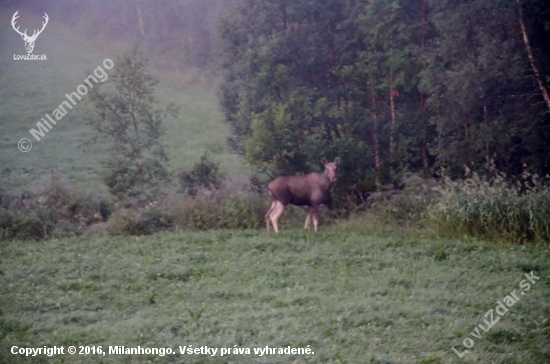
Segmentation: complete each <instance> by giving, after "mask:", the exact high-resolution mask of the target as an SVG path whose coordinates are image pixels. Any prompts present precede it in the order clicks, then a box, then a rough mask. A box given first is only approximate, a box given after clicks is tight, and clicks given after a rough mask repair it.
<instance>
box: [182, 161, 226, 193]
mask: <svg viewBox="0 0 550 364" xmlns="http://www.w3.org/2000/svg"><path fill="white" fill-rule="evenodd" d="M219 167H220V165H219V163H216V162H213V161H211V160H210V159H209V158H208V154H207V153H206V152H205V153H204V154H203V155H202V156H201V160H200V162H198V163H195V164H194V165H193V167H192V168H191V169H190V170H188V171H182V172H180V174H179V176H178V177H179V181H180V190H181V192H187V193H188V194H189V195H191V196H196V195H197V193H198V192H199V190H200V189H205V190H210V191H212V190H216V189H218V188H219V187H220V182H221V179H222V177H223V175H222V174H221V173H220V172H219Z"/></svg>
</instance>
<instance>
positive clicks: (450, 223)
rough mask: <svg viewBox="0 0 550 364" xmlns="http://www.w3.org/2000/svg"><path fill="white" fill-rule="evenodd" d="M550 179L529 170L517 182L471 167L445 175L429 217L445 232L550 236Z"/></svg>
mask: <svg viewBox="0 0 550 364" xmlns="http://www.w3.org/2000/svg"><path fill="white" fill-rule="evenodd" d="M549 182H550V181H549V180H548V179H540V178H539V177H538V176H537V175H530V174H528V173H524V175H523V178H522V180H521V181H518V182H517V183H516V184H512V183H510V182H507V181H506V179H505V176H504V175H502V174H496V175H494V176H493V177H491V178H488V177H485V176H483V177H482V176H479V175H478V174H477V173H476V172H471V171H469V170H467V178H466V179H465V180H463V181H457V182H453V181H451V180H450V179H449V178H445V179H444V184H443V186H442V188H441V197H440V199H438V200H437V201H435V202H434V203H433V204H432V205H431V206H430V208H429V212H428V216H429V220H430V221H431V222H432V223H433V224H435V225H436V226H437V227H438V229H439V231H440V232H441V233H444V234H452V235H458V236H473V237H478V238H480V239H488V240H493V241H511V242H518V243H523V242H529V241H535V242H548V241H550V183H549Z"/></svg>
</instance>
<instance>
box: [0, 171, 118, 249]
mask: <svg viewBox="0 0 550 364" xmlns="http://www.w3.org/2000/svg"><path fill="white" fill-rule="evenodd" d="M6 185H9V183H8V182H7V183H6V184H5V185H4V187H3V189H2V190H1V191H0V239H13V238H17V239H29V238H30V239H37V240H39V239H46V238H62V237H66V236H73V235H79V234H81V233H82V232H83V230H84V229H85V228H86V227H88V226H90V225H92V224H96V223H100V222H103V221H105V220H107V218H108V217H109V215H110V214H111V202H110V200H109V199H108V198H107V197H106V196H103V195H101V194H97V193H94V192H86V193H81V192H76V191H74V190H72V189H70V188H69V187H68V186H67V183H66V181H65V180H64V178H63V175H61V174H58V173H55V172H54V171H53V170H52V171H50V172H49V173H48V174H47V175H46V176H44V177H43V178H42V179H41V180H40V181H38V182H37V183H36V184H35V185H34V186H32V187H31V188H29V189H27V190H25V191H19V190H18V189H15V188H10V187H9V186H8V187H5V186H6Z"/></svg>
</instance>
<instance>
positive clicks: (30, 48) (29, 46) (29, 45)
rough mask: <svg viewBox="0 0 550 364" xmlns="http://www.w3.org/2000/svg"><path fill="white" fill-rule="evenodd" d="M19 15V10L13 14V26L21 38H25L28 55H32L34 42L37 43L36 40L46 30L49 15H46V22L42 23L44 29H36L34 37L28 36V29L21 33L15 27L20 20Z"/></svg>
mask: <svg viewBox="0 0 550 364" xmlns="http://www.w3.org/2000/svg"><path fill="white" fill-rule="evenodd" d="M17 13H19V10H17V11H16V12H15V14H13V17H12V18H11V26H12V28H13V29H14V30H15V31H16V32H17V33H19V35H20V36H21V38H23V40H24V41H25V49H26V50H27V53H29V54H31V53H32V51H33V49H34V42H36V38H38V36H39V35H40V33H42V31H43V30H44V28H46V25H47V24H48V20H49V18H48V14H46V13H44V16H43V18H44V20H45V21H43V22H42V29H40V30H36V29H35V30H34V31H33V33H32V35H31V36H28V35H27V29H25V31H24V32H21V31H19V27H17V28H16V27H15V23H16V20H17V19H18V18H19V15H17Z"/></svg>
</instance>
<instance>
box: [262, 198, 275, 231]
mask: <svg viewBox="0 0 550 364" xmlns="http://www.w3.org/2000/svg"><path fill="white" fill-rule="evenodd" d="M276 205H277V201H273V202H272V203H271V207H270V208H269V211H267V214H265V223H266V225H267V232H268V233H270V232H271V226H270V224H269V221H270V218H271V213H272V212H273V209H274V208H275V206H276Z"/></svg>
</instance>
